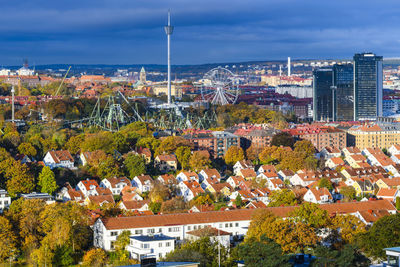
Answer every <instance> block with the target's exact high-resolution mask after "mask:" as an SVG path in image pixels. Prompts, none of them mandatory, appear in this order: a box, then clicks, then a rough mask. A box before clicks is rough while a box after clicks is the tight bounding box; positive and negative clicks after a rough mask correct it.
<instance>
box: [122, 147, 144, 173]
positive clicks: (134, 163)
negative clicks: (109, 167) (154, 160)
mask: <svg viewBox="0 0 400 267" xmlns="http://www.w3.org/2000/svg"><path fill="white" fill-rule="evenodd" d="M124 165H125V168H126V170H127V171H128V174H129V177H130V178H131V179H133V178H135V176H138V175H141V174H144V173H146V162H145V159H144V158H143V157H142V156H141V155H135V154H133V153H130V154H129V155H128V156H127V157H126V158H125V160H124Z"/></svg>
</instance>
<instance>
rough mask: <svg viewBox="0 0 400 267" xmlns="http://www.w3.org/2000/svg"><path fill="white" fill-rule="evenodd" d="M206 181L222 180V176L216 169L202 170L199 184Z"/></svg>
mask: <svg viewBox="0 0 400 267" xmlns="http://www.w3.org/2000/svg"><path fill="white" fill-rule="evenodd" d="M206 179H212V180H218V181H219V180H220V179H221V174H220V173H219V172H218V171H217V170H216V169H206V170H201V171H200V173H199V183H201V182H203V181H204V180H206Z"/></svg>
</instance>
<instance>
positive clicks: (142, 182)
mask: <svg viewBox="0 0 400 267" xmlns="http://www.w3.org/2000/svg"><path fill="white" fill-rule="evenodd" d="M152 184H153V179H152V178H151V177H150V175H139V176H135V178H133V180H132V186H134V187H137V190H138V191H139V192H141V193H143V192H148V191H150V189H151V186H152Z"/></svg>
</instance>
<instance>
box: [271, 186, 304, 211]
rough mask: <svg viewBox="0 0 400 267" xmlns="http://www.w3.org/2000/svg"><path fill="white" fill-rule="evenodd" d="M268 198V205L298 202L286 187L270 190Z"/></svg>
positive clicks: (294, 203) (288, 204)
mask: <svg viewBox="0 0 400 267" xmlns="http://www.w3.org/2000/svg"><path fill="white" fill-rule="evenodd" d="M269 199H270V203H269V204H268V206H269V207H280V206H294V205H296V204H297V203H298V202H297V199H296V196H295V194H294V193H293V191H291V190H288V189H282V190H275V191H272V192H271V194H270V197H269Z"/></svg>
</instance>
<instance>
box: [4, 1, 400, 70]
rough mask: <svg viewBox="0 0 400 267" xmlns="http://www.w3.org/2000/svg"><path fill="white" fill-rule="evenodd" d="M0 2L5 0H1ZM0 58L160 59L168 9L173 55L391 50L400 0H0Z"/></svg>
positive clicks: (223, 58) (200, 59) (192, 58)
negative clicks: (0, 8) (173, 27)
mask: <svg viewBox="0 0 400 267" xmlns="http://www.w3.org/2000/svg"><path fill="white" fill-rule="evenodd" d="M0 2H3V0H0ZM0 4H1V6H2V16H0V49H1V51H3V53H2V54H1V55H0V64H2V65H9V64H13V65H14V64H20V62H22V61H21V59H22V58H29V59H30V61H31V62H36V64H46V63H121V64H133V63H143V64H145V63H161V64H164V63H165V54H166V49H165V39H166V37H165V33H164V30H163V25H164V24H165V23H166V12H167V10H168V8H171V10H172V22H173V24H174V26H175V27H176V28H175V32H174V34H173V36H172V40H173V42H172V53H173V63H175V64H196V63H206V62H228V61H230V62H233V61H243V60H263V59H284V58H285V57H286V56H289V55H290V56H292V57H293V58H335V57H340V58H351V57H352V55H353V54H354V53H355V52H361V51H373V52H376V53H378V54H380V55H383V56H396V55H398V54H399V51H398V47H399V46H398V45H399V44H398V43H399V41H397V40H396V39H397V37H396V36H399V30H398V27H397V25H399V22H400V17H399V16H398V15H397V14H398V13H399V11H400V5H399V3H398V1H395V0H392V1H386V0H382V1H373V0H354V1H348V0H347V1H345V0H336V1H317V0H302V1H298V0H248V1H243V0H242V1H238V0H230V1H228V0H218V1H215V0H189V1H188V0H135V1H132V0H97V1H96V0H85V1H82V0H70V1H65V0H58V1H47V0H32V1H4V3H0Z"/></svg>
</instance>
